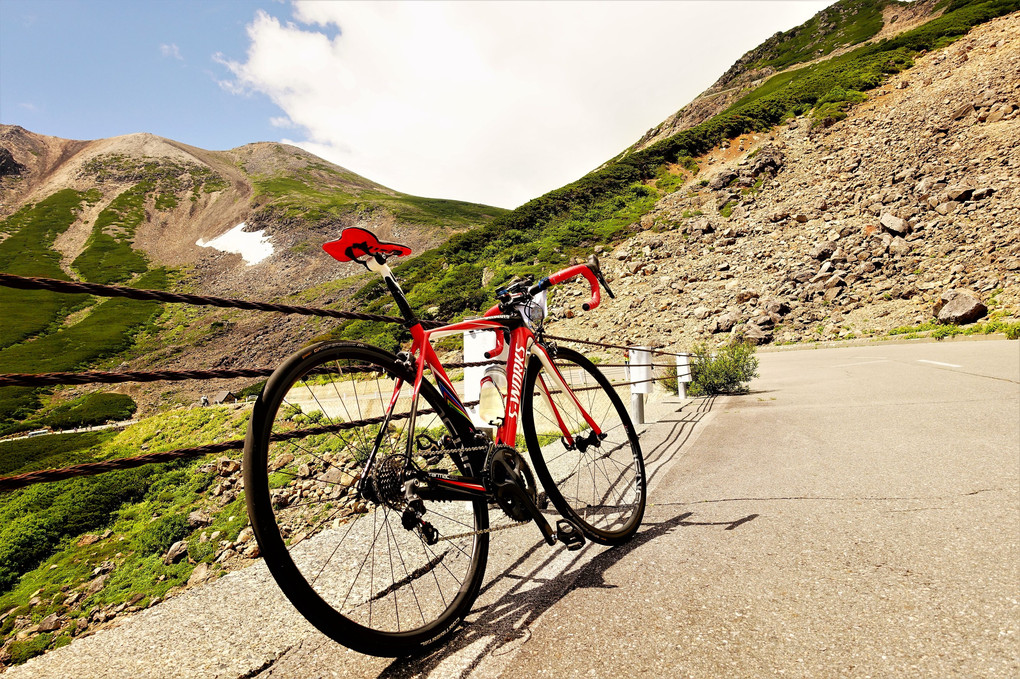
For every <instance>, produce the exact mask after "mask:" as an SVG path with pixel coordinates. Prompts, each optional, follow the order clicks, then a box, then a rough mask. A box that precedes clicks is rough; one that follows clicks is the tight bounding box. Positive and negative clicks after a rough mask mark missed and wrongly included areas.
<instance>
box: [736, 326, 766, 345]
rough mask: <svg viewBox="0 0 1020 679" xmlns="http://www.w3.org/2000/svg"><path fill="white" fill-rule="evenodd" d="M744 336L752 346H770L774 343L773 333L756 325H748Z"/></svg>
mask: <svg viewBox="0 0 1020 679" xmlns="http://www.w3.org/2000/svg"><path fill="white" fill-rule="evenodd" d="M743 335H744V339H745V340H747V341H748V342H751V343H752V344H768V343H769V342H771V341H772V333H771V332H769V331H768V330H765V329H764V328H759V327H758V326H757V325H755V324H754V323H748V324H747V325H746V326H745V327H744V332H743Z"/></svg>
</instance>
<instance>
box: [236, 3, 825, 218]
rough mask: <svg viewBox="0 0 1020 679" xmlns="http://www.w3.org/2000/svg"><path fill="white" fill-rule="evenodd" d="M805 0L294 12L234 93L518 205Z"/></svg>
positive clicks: (644, 123)
mask: <svg viewBox="0 0 1020 679" xmlns="http://www.w3.org/2000/svg"><path fill="white" fill-rule="evenodd" d="M825 4H827V2H826V1H825V0H812V1H810V2H799V1H784V2H771V1H770V2H763V1H761V0H749V1H744V2H733V1H728V2H561V3H549V2H542V3H538V2H485V3H482V2H475V3H468V2H408V3H330V2H320V1H316V2H308V1H299V2H295V3H294V6H293V9H294V19H293V21H290V22H281V21H279V20H277V19H276V18H274V17H272V16H270V15H268V14H267V13H265V12H262V11H259V12H258V14H257V15H256V16H255V18H254V20H253V21H252V23H251V24H250V25H249V26H248V35H249V39H250V45H249V48H248V53H247V55H246V58H245V59H244V60H243V61H231V60H227V59H224V58H221V62H222V63H224V64H226V65H227V67H228V68H230V70H231V71H232V72H233V74H234V77H235V80H234V81H233V82H230V83H224V86H225V87H227V88H228V89H230V90H231V91H235V92H242V91H254V92H261V93H264V94H266V95H267V96H269V97H270V98H271V100H272V101H273V102H274V103H275V104H277V105H278V106H279V107H280V108H281V109H282V110H283V112H284V113H285V114H286V115H285V117H281V118H274V119H273V124H274V125H278V124H279V122H282V121H289V122H290V123H292V124H293V126H294V127H296V128H297V129H299V130H302V131H303V132H304V134H305V138H304V139H298V140H295V141H293V142H291V143H296V144H298V145H300V146H302V147H304V148H306V149H308V150H309V151H311V152H313V153H316V154H318V155H321V156H322V157H324V158H327V159H329V160H332V161H333V162H336V163H338V164H340V165H343V166H345V167H347V168H348V169H350V170H352V171H354V172H357V173H359V174H362V175H364V176H365V177H368V178H369V179H372V180H374V181H377V182H380V183H382V184H385V185H387V186H390V187H392V188H394V189H397V190H400V191H405V192H407V193H413V194H417V195H424V196H433V197H443V198H458V199H462V200H471V201H476V202H482V203H490V204H494V205H501V206H505V207H514V206H516V205H519V204H521V203H523V202H525V201H527V200H529V199H531V198H534V197H536V196H538V195H541V194H542V193H544V192H546V191H549V190H551V189H554V188H557V187H559V186H562V185H563V184H566V183H568V182H570V181H573V180H574V179H577V178H578V177H580V176H582V175H584V174H585V173H587V172H588V171H590V170H592V169H594V168H595V167H597V166H598V165H599V164H601V163H602V162H604V161H605V160H608V159H609V158H611V157H612V156H614V155H616V154H617V153H619V152H620V151H622V150H623V149H624V148H626V147H627V146H628V145H630V144H631V143H633V142H634V141H636V140H637V139H638V137H640V135H641V134H642V133H644V131H645V130H647V129H648V128H650V127H652V126H654V125H657V124H658V123H659V122H661V121H662V120H664V119H665V118H666V117H667V116H669V115H670V114H671V113H673V112H674V111H676V110H677V109H679V108H680V107H681V106H683V105H684V104H685V103H687V102H688V101H690V100H691V99H692V98H693V97H695V96H696V95H697V94H698V93H699V92H701V91H703V90H704V89H705V88H706V87H708V86H709V85H711V84H712V82H714V81H715V80H716V78H718V76H720V75H721V74H722V73H723V71H725V70H726V68H728V67H729V66H730V65H731V64H732V63H733V61H735V60H736V59H737V58H738V57H739V56H740V55H741V54H743V53H744V52H745V51H747V50H748V49H750V48H752V47H754V46H756V45H757V44H758V43H760V42H761V41H762V40H764V39H765V38H766V37H768V36H769V35H771V34H772V33H774V32H776V31H778V30H786V29H788V28H791V27H793V26H795V25H797V24H798V23H801V22H802V21H804V20H806V19H807V18H808V17H810V16H811V15H812V14H813V13H815V12H817V11H818V10H819V9H821V8H822V7H823V6H824V5H825Z"/></svg>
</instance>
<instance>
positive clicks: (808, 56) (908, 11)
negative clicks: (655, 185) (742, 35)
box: [630, 0, 947, 150]
mask: <svg viewBox="0 0 1020 679" xmlns="http://www.w3.org/2000/svg"><path fill="white" fill-rule="evenodd" d="M946 5H947V2H946V1H945V0H916V1H914V2H900V1H898V0H840V2H836V3H834V4H832V5H830V6H829V7H826V8H825V9H823V10H822V11H821V12H819V13H818V14H817V15H815V16H814V17H812V18H811V19H809V20H808V21H806V22H804V23H803V24H801V25H800V26H797V27H796V28H792V29H790V30H789V31H784V32H780V33H776V34H775V35H773V36H772V37H771V38H769V39H768V40H766V41H765V42H763V43H762V44H761V45H758V46H757V47H755V48H754V49H752V50H750V51H749V52H747V53H746V54H744V56H742V57H741V58H740V59H738V60H737V61H736V63H734V64H733V65H732V66H731V67H730V68H729V69H728V70H727V71H726V72H725V73H724V74H723V75H722V76H721V77H720V78H719V80H717V81H716V82H715V83H714V84H713V85H712V86H711V87H710V88H708V89H707V90H705V92H703V93H702V94H700V95H699V96H698V97H696V98H695V99H694V100H693V101H692V102H690V103H689V104H687V105H686V106H684V107H683V108H682V109H680V110H679V111H677V112H676V113H674V114H673V115H672V116H670V117H669V118H667V119H666V120H664V121H663V122H662V123H660V124H658V125H656V126H655V127H653V128H651V129H650V130H648V132H646V133H645V134H644V135H643V136H642V137H641V139H639V140H638V141H637V143H635V144H634V146H633V147H631V149H630V150H641V149H643V148H645V147H647V146H649V145H650V144H653V143H654V142H657V141H659V140H661V139H665V138H667V137H669V136H671V135H674V134H676V133H678V132H681V131H683V130H685V129H688V128H690V127H693V126H695V125H697V124H699V123H703V122H705V121H706V120H708V119H709V118H711V117H712V116H714V115H717V114H719V113H721V112H723V111H724V110H726V109H727V108H729V107H730V106H731V105H732V104H734V103H735V102H737V101H738V100H739V99H741V97H743V96H744V95H745V94H747V93H748V92H750V91H752V90H754V89H755V88H757V87H758V86H760V85H762V84H763V83H764V82H765V81H766V80H768V79H769V78H771V77H772V76H774V75H776V74H777V73H780V72H783V71H788V70H794V69H797V68H800V67H801V66H802V65H804V64H805V63H807V62H812V61H818V60H825V59H828V58H830V57H836V56H839V55H840V54H844V53H845V52H846V51H847V49H849V48H851V47H853V46H856V45H860V44H861V43H864V42H868V41H873V40H877V39H880V38H891V37H893V36H895V35H898V34H900V33H903V32H905V31H907V30H910V29H913V28H916V27H917V26H919V25H920V24H922V23H924V22H926V21H928V20H930V19H932V18H934V17H937V16H939V15H941V13H942V11H943V10H944V9H945V6H946Z"/></svg>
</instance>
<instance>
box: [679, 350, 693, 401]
mask: <svg viewBox="0 0 1020 679" xmlns="http://www.w3.org/2000/svg"><path fill="white" fill-rule="evenodd" d="M689 382H691V356H690V354H680V355H679V356H677V357H676V395H677V396H679V397H680V398H687V384H688V383H689Z"/></svg>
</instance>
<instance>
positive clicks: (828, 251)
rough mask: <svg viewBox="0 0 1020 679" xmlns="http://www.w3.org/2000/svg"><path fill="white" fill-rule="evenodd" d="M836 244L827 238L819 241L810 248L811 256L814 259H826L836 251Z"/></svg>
mask: <svg viewBox="0 0 1020 679" xmlns="http://www.w3.org/2000/svg"><path fill="white" fill-rule="evenodd" d="M836 248H837V245H836V243H835V242H834V241H831V240H827V241H823V242H821V243H817V244H816V245H815V247H814V248H812V249H811V256H812V257H813V258H815V259H819V260H826V259H828V258H829V257H832V254H833V253H834V252H836Z"/></svg>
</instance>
